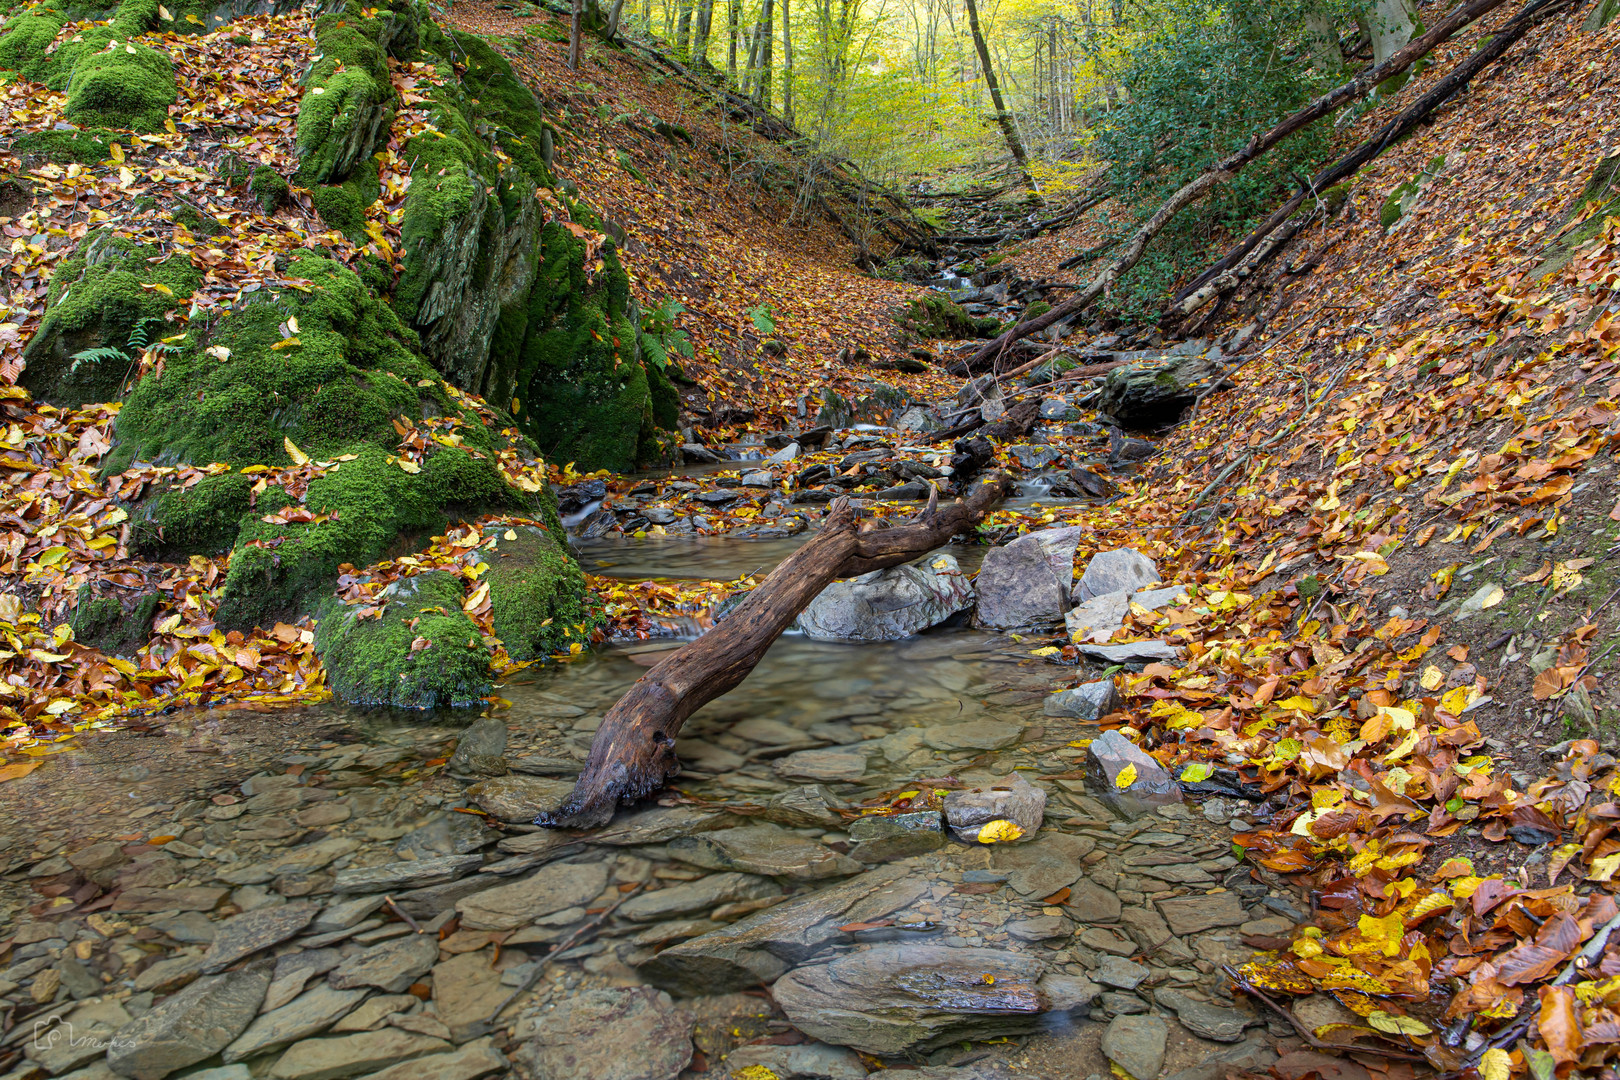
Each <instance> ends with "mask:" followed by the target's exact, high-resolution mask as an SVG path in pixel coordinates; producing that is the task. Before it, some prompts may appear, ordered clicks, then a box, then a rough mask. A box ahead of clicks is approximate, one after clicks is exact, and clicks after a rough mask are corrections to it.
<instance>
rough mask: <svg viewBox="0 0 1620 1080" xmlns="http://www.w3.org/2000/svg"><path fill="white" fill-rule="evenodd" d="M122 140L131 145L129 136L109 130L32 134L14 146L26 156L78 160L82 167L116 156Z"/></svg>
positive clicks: (51, 159)
mask: <svg viewBox="0 0 1620 1080" xmlns="http://www.w3.org/2000/svg"><path fill="white" fill-rule="evenodd" d="M120 141H122V142H124V143H125V145H128V137H127V136H119V135H118V133H117V132H114V131H109V130H107V129H106V128H88V129H85V130H81V131H31V132H26V133H24V134H22V135H18V136H17V138H16V139H15V140H14V141H13V142H12V144H11V147H12V149H13V150H14V151H15V152H16V153H17V154H18V155H19V156H22V157H41V158H44V159H45V160H46V161H54V162H58V163H61V164H66V163H67V162H70V161H76V162H78V163H79V164H80V165H99V164H100V163H101V162H103V161H106V160H107V159H108V158H109V157H111V156H112V146H113V144H114V143H117V142H120Z"/></svg>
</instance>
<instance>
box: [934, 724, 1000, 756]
mask: <svg viewBox="0 0 1620 1080" xmlns="http://www.w3.org/2000/svg"><path fill="white" fill-rule="evenodd" d="M1023 733H1024V726H1023V725H1022V724H1008V723H1004V722H1002V721H1000V720H967V721H964V722H962V723H959V724H936V725H934V726H933V727H930V728H925V729H924V730H923V741H924V742H925V743H927V744H928V745H929V746H931V747H933V748H934V749H935V750H1003V749H1005V748H1007V747H1009V746H1011V745H1013V744H1014V743H1016V742H1017V741H1018V739H1019V737H1020V736H1021V735H1023Z"/></svg>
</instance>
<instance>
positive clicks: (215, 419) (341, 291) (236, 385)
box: [107, 256, 455, 471]
mask: <svg viewBox="0 0 1620 1080" xmlns="http://www.w3.org/2000/svg"><path fill="white" fill-rule="evenodd" d="M287 274H288V276H290V277H295V278H307V279H309V280H310V281H311V283H312V284H311V286H310V288H309V291H308V292H307V293H305V292H295V291H291V290H289V291H288V292H286V293H282V294H275V295H272V294H268V293H261V294H258V295H257V297H256V298H251V299H249V300H248V302H247V303H246V304H245V306H243V307H241V308H239V309H238V310H236V311H233V312H230V313H229V314H227V315H225V316H224V317H222V318H221V319H219V320H218V321H217V322H215V323H213V324H211V325H207V326H197V325H193V328H192V331H191V333H190V334H189V335H188V337H187V339H186V341H185V344H184V346H183V347H182V348H181V350H180V351H179V352H178V353H177V354H176V355H173V356H171V357H169V358H168V359H167V360H166V361H165V364H164V370H163V373H162V375H161V376H158V377H153V376H149V377H147V378H146V379H144V380H142V381H141V383H140V384H139V385H138V386H136V388H135V390H134V391H133V392H132V393H131V394H130V396H129V400H128V402H127V403H126V404H125V406H124V408H123V410H122V411H121V412H120V413H119V416H118V423H117V428H116V431H117V435H118V445H117V446H115V447H114V449H113V451H112V453H111V454H110V455H109V458H108V461H109V463H108V466H107V467H108V468H109V469H110V470H112V471H117V470H120V469H124V468H127V467H128V466H129V463H130V462H131V461H134V460H147V461H156V462H160V463H162V464H174V463H177V462H192V463H195V464H206V463H208V462H213V461H224V462H229V463H230V464H232V465H234V466H236V467H238V468H240V467H241V466H243V465H249V464H272V463H274V464H285V463H286V462H287V461H288V457H287V454H286V451H285V449H284V448H283V443H282V440H283V438H284V437H286V438H290V439H292V441H293V442H294V444H295V445H297V446H298V447H299V448H300V449H302V450H304V451H305V452H306V453H308V454H310V455H312V456H315V457H319V458H323V459H328V460H329V459H330V458H332V457H335V456H337V455H338V454H341V453H343V452H345V451H346V450H348V449H351V448H352V447H353V446H354V445H356V444H364V443H369V444H371V445H374V446H378V447H389V448H392V447H394V446H396V445H397V444H398V435H397V434H396V433H395V432H394V430H393V427H392V418H393V417H395V416H398V415H400V414H404V415H406V416H411V417H418V416H422V415H424V412H431V413H433V414H443V413H446V412H449V413H454V412H455V409H454V408H452V407H451V403H450V400H449V398H448V397H447V396H446V395H445V391H444V388H443V384H442V383H441V382H440V380H439V379H438V377H437V375H436V373H435V372H434V371H433V369H432V367H431V366H430V365H429V364H428V363H427V362H426V361H425V360H423V359H422V358H421V357H420V356H418V355H416V353H415V352H414V349H415V346H416V336H415V334H413V333H412V332H411V331H410V330H409V329H407V328H406V327H404V326H402V325H401V324H400V321H399V319H398V317H397V316H395V315H394V313H393V311H392V310H391V309H390V308H389V307H388V305H386V304H385V303H383V302H382V301H381V300H379V299H377V298H376V297H375V296H374V295H372V294H371V293H370V291H369V290H368V289H367V288H366V287H365V286H364V285H363V284H362V283H361V281H360V279H359V278H358V277H357V276H355V274H354V272H353V271H351V270H348V269H347V268H345V267H343V266H341V265H339V264H338V263H335V262H331V261H330V260H327V259H322V258H318V257H315V256H306V257H303V258H300V259H295V260H293V261H292V263H290V264H289V266H288V268H287ZM289 318H295V319H297V320H298V326H299V329H298V334H297V335H296V339H297V342H298V343H297V344H296V345H291V346H288V347H283V348H275V347H274V346H276V345H278V344H280V343H281V342H282V341H283V335H282V332H281V327H282V326H283V325H284V324H288V319H289ZM205 348H215V349H216V352H215V353H214V354H212V355H211V354H209V353H207V352H205V351H204V350H205ZM219 350H228V354H227V358H226V359H224V360H221V359H219ZM419 384H423V385H419Z"/></svg>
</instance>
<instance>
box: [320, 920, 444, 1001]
mask: <svg viewBox="0 0 1620 1080" xmlns="http://www.w3.org/2000/svg"><path fill="white" fill-rule="evenodd" d="M438 958H439V942H438V939H437V938H435V937H434V936H433V935H432V934H411V935H410V936H408V937H402V938H396V939H395V940H393V941H388V942H384V943H383V944H381V945H373V946H372V947H371V948H369V949H367V950H366V951H365V952H363V953H357V954H356V955H354V956H351V957H349V959H347V960H345V961H343V963H341V964H339V965H338V966H337V967H336V968H333V969H332V973H331V974H330V975H329V976H327V978H328V979H329V980H330V981H331V983H332V985H333V986H335V987H337V988H338V989H339V990H353V989H354V988H356V987H360V986H375V987H376V988H377V989H379V990H382V991H384V992H386V993H390V994H398V993H400V992H402V991H403V990H405V988H406V987H408V986H410V985H411V984H412V983H413V982H415V981H416V980H417V977H418V976H421V975H423V974H426V972H427V970H428V969H429V968H431V967H432V966H433V964H434V961H436V960H438Z"/></svg>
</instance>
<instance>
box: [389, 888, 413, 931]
mask: <svg viewBox="0 0 1620 1080" xmlns="http://www.w3.org/2000/svg"><path fill="white" fill-rule="evenodd" d="M383 903H385V904H387V905H388V906H389V907H390V908H392V909H393V911H394V914H395V915H398V916H399V917H400V918H401V919H404V920H405V925H406V926H408V927H410V928H411V929H412V930H414V931H415V932H416V933H418V934H420V933H421V932H422V928H421V927H420V926H419V925H417V922H416V920H415V919H413V918H411V917H410V916H409V915H407V914H405V911H404V909H403V908H401V907H400V906H399V905H398V904H396V903H394V898H393V897H392V896H384V897H383Z"/></svg>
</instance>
